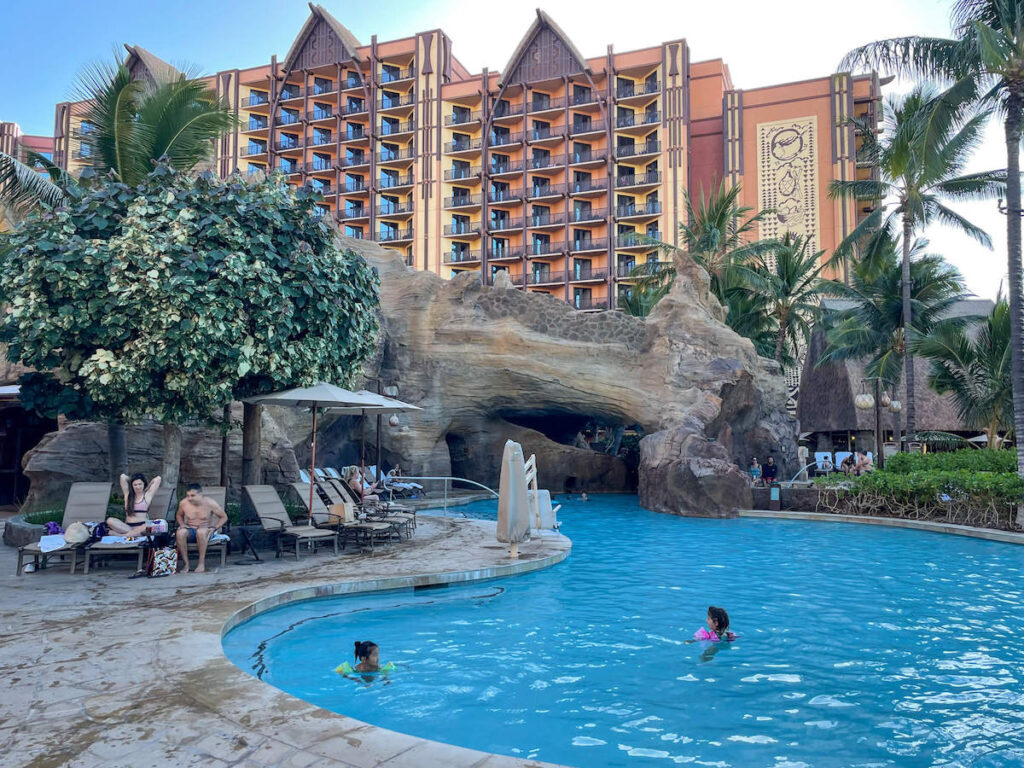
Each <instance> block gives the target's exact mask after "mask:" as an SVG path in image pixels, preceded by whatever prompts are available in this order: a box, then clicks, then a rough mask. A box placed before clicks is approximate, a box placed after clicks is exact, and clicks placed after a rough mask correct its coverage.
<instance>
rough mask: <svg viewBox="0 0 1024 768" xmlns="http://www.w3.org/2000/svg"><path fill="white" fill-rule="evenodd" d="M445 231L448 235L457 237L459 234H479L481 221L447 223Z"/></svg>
mask: <svg viewBox="0 0 1024 768" xmlns="http://www.w3.org/2000/svg"><path fill="white" fill-rule="evenodd" d="M444 233H445V235H446V236H448V237H457V236H459V235H479V234H480V223H479V222H477V223H476V224H445V225H444Z"/></svg>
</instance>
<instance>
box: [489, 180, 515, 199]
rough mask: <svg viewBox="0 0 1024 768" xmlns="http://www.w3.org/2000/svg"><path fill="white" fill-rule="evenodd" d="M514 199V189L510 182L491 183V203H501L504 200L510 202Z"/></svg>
mask: <svg viewBox="0 0 1024 768" xmlns="http://www.w3.org/2000/svg"><path fill="white" fill-rule="evenodd" d="M511 197H512V188H511V187H510V186H509V184H508V182H505V181H492V182H491V202H492V203H500V202H502V201H504V200H508V199H510V198H511Z"/></svg>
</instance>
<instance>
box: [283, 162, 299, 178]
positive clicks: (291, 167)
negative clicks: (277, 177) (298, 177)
mask: <svg viewBox="0 0 1024 768" xmlns="http://www.w3.org/2000/svg"><path fill="white" fill-rule="evenodd" d="M299 169H300V166H299V164H298V163H281V164H280V165H279V166H277V170H279V171H280V172H281V173H283V174H284V175H285V176H294V175H295V174H296V173H299V172H300V170H299Z"/></svg>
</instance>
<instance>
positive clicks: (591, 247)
mask: <svg viewBox="0 0 1024 768" xmlns="http://www.w3.org/2000/svg"><path fill="white" fill-rule="evenodd" d="M569 250H570V251H571V252H572V253H589V252H591V251H606V250H608V238H607V237H592V238H588V239H585V240H572V241H571V242H570V243H569Z"/></svg>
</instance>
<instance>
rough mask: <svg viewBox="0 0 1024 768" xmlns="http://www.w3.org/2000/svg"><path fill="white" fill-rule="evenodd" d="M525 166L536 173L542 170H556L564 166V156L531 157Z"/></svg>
mask: <svg viewBox="0 0 1024 768" xmlns="http://www.w3.org/2000/svg"><path fill="white" fill-rule="evenodd" d="M527 164H528V165H529V166H530V169H531V170H534V171H538V170H540V169H542V168H558V167H559V166H562V165H565V155H549V156H547V157H531V158H530V159H529V161H528V162H527Z"/></svg>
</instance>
